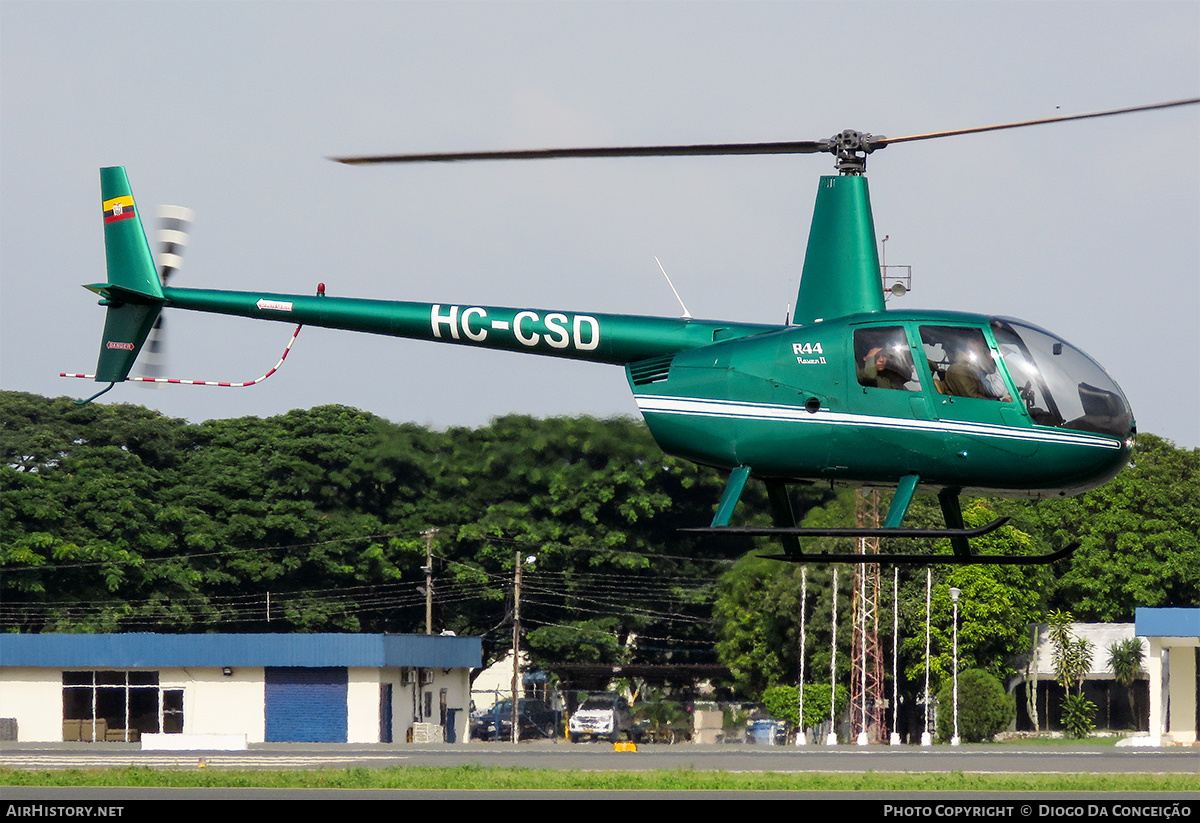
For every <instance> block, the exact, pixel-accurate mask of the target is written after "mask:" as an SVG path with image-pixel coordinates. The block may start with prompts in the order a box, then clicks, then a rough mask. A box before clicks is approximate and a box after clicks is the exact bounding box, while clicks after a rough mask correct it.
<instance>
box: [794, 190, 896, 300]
mask: <svg viewBox="0 0 1200 823" xmlns="http://www.w3.org/2000/svg"><path fill="white" fill-rule="evenodd" d="M883 310H884V303H883V286H882V284H881V280H880V277H879V252H878V250H877V247H876V244H875V221H874V219H873V218H872V216H871V196H870V194H869V192H868V191H867V179H866V178H865V177H861V176H856V175H844V176H840V177H834V176H829V177H822V178H821V183H820V186H819V188H818V189H817V204H816V207H815V208H814V209H813V219H812V229H811V230H810V231H809V234H808V250H807V251H806V252H805V254H804V270H803V273H802V274H801V275H800V292H799V294H798V295H797V296H796V314H795V320H794V322H795V323H797V324H808V323H815V322H817V321H819V320H831V319H833V318H835V317H845V316H846V315H848V314H858V313H860V312H877V311H883Z"/></svg>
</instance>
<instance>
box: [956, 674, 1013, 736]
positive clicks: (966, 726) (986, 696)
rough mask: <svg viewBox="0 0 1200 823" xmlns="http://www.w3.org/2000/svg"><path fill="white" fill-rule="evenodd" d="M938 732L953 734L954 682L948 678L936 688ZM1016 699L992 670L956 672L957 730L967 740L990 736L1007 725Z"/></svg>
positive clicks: (1011, 716) (1011, 717) (1010, 719)
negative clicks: (939, 689) (938, 688)
mask: <svg viewBox="0 0 1200 823" xmlns="http://www.w3.org/2000/svg"><path fill="white" fill-rule="evenodd" d="M937 700H938V707H939V710H938V719H937V733H938V739H939V740H949V739H950V738H951V737H952V736H953V735H954V713H953V711H952V706H953V705H954V684H953V683H952V682H947V683H946V684H945V685H944V686H943V687H942V689H941V691H940V692H938V696H937ZM1016 711H1017V707H1016V700H1015V698H1013V696H1012V695H1010V694H1008V693H1007V692H1006V691H1005V690H1004V686H1003V685H1001V683H1000V681H999V680H997V679H996V678H995V676H993V675H992V674H989V673H988V672H985V671H982V670H981V669H967V670H966V671H963V672H960V673H959V675H958V734H959V737H961V738H962V739H963V740H965V741H967V742H968V743H980V742H982V741H984V740H990V739H991V738H993V737H995V736H996V735H997V734H999V733H1000V732H1002V731H1004V730H1005V729H1006V728H1008V724H1009V723H1011V722H1012V720H1013V717H1014V716H1015V715H1016Z"/></svg>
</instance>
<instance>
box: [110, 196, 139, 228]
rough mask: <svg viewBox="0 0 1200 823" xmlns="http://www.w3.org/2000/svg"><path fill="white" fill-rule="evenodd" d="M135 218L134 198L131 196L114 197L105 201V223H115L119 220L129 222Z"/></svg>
mask: <svg viewBox="0 0 1200 823" xmlns="http://www.w3.org/2000/svg"><path fill="white" fill-rule="evenodd" d="M133 216H134V209H133V198H132V197H130V196H129V195H127V194H126V195H123V196H121V197H114V198H113V199H112V200H105V201H104V222H105V223H115V222H117V221H118V220H128V219H129V218H131V217H133Z"/></svg>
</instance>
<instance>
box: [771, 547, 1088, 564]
mask: <svg viewBox="0 0 1200 823" xmlns="http://www.w3.org/2000/svg"><path fill="white" fill-rule="evenodd" d="M1077 548H1079V544H1078V543H1072V544H1071V545H1069V546H1067V547H1066V548H1065V549H1061V550H1059V551H1056V552H1053V553H1051V554H1039V555H1032V556H1031V555H986V554H968V555H960V554H799V555H792V554H760V555H758V556H759V557H761V558H763V559H765V560H783V561H786V562H788V563H861V564H864V565H865V564H867V563H877V564H879V565H880V566H905V565H916V566H1039V565H1044V564H1046V563H1053V562H1055V561H1056V560H1063V559H1064V558H1067V557H1070V556H1071V554H1073V553H1074V551H1075V550H1076V549H1077Z"/></svg>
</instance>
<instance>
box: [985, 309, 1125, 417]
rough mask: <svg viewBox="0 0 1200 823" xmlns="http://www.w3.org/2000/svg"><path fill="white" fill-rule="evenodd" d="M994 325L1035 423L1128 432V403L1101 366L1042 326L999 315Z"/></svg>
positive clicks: (1018, 388) (1016, 383)
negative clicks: (1041, 327) (1040, 327)
mask: <svg viewBox="0 0 1200 823" xmlns="http://www.w3.org/2000/svg"><path fill="white" fill-rule="evenodd" d="M991 324H992V333H993V334H994V335H995V336H996V343H997V345H999V347H1000V354H1001V356H1002V357H1003V358H1004V364H1005V365H1006V366H1007V367H1008V373H1009V375H1011V377H1012V379H1013V383H1014V384H1015V385H1016V387H1017V391H1018V392H1020V395H1021V400H1022V401H1023V402H1024V403H1025V407H1026V408H1027V409H1028V410H1029V414H1030V416H1031V417H1033V422H1035V423H1037V424H1039V425H1042V426H1059V427H1061V428H1066V429H1078V430H1080V431H1088V432H1097V433H1100V434H1110V435H1113V436H1114V437H1125V436H1127V435H1128V434H1129V430H1130V428H1131V427H1132V426H1133V412H1132V411H1130V408H1129V402H1128V401H1127V400H1126V399H1125V395H1124V394H1122V393H1121V389H1120V388H1119V387H1118V386H1117V384H1116V383H1115V382H1114V381H1113V379H1112V378H1111V377H1109V376H1108V373H1107V372H1105V371H1104V369H1103V368H1101V367H1100V364H1099V363H1097V362H1096V361H1095V360H1092V358H1090V357H1088V356H1087V355H1086V354H1084V353H1083V352H1081V351H1080V350H1079V349H1077V348H1075V347H1074V346H1072V345H1071V344H1070V343H1067V342H1066V341H1064V340H1062V339H1060V338H1058V337H1055V336H1054V335H1052V334H1050V332H1048V331H1046V330H1045V329H1039V328H1038V327H1037V326H1032V325H1029V324H1028V323H1022V322H1021V321H1019V320H1010V319H1008V318H998V317H997V318H992V321H991Z"/></svg>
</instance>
